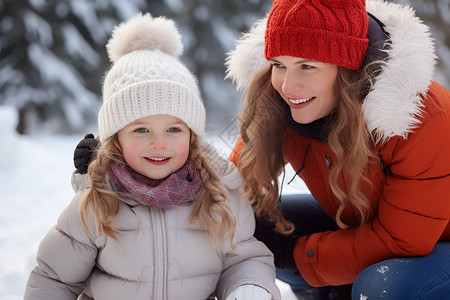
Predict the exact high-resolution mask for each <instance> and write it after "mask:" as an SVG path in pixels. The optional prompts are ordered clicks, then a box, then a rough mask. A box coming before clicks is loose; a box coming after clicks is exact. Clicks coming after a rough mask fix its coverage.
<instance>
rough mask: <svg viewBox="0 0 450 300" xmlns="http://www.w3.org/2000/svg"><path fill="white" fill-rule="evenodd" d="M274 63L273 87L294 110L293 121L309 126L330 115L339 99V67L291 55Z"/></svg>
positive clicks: (292, 110)
mask: <svg viewBox="0 0 450 300" xmlns="http://www.w3.org/2000/svg"><path fill="white" fill-rule="evenodd" d="M270 62H271V64H272V85H273V87H274V88H275V89H276V90H277V91H278V93H279V94H280V95H281V97H283V99H284V101H285V102H286V103H287V104H288V105H289V107H290V108H291V114H292V118H293V119H294V120H295V121H296V122H297V123H301V124H308V123H311V122H313V121H315V120H318V119H320V118H322V117H325V116H326V115H328V114H330V113H331V112H332V111H333V110H334V108H335V107H336V103H337V98H338V92H337V91H338V88H337V73H338V67H337V66H336V65H330V64H326V63H321V62H317V61H312V60H307V59H302V58H298V57H291V56H278V57H274V58H272V59H271V60H270Z"/></svg>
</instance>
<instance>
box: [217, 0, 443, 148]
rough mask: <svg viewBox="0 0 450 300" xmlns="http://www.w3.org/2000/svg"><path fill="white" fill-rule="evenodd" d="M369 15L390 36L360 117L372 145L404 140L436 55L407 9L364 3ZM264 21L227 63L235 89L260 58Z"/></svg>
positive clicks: (419, 106) (416, 120)
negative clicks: (385, 60) (374, 18)
mask: <svg viewBox="0 0 450 300" xmlns="http://www.w3.org/2000/svg"><path fill="white" fill-rule="evenodd" d="M366 8H367V11H368V12H370V13H371V14H372V15H374V16H375V17H376V18H378V19H379V20H380V21H381V22H382V23H383V24H384V25H385V31H386V32H387V33H388V34H389V39H388V41H387V43H389V44H390V49H389V50H387V51H386V52H387V54H388V57H389V58H388V60H387V62H386V64H385V65H384V66H383V68H382V72H381V73H380V75H378V76H377V80H376V82H375V84H374V86H373V89H372V91H371V92H370V93H369V94H368V95H367V97H366V99H364V103H363V113H364V116H365V119H366V122H367V127H368V129H369V131H370V132H373V134H374V137H375V139H376V142H385V141H387V140H388V139H390V138H391V137H394V136H400V137H404V138H406V137H407V135H408V133H409V132H411V131H412V130H413V129H414V128H415V127H416V126H417V125H418V124H419V123H420V121H419V117H420V115H421V112H422V108H423V106H424V103H423V98H422V96H424V95H425V94H426V93H427V91H428V86H429V85H430V83H431V80H432V79H433V71H434V65H435V59H436V56H435V54H434V43H433V39H432V38H431V34H430V32H429V28H428V27H427V26H426V25H424V24H423V23H422V22H421V20H420V19H419V18H417V17H416V16H415V12H414V10H413V9H412V8H411V7H409V6H403V5H399V4H395V3H389V2H386V1H383V0H367V2H366ZM266 21H267V16H266V17H265V18H263V19H261V20H259V21H257V22H256V23H255V25H254V26H253V27H252V28H251V29H250V31H249V32H248V33H245V34H244V35H243V36H242V37H241V38H240V39H239V40H238V41H237V42H236V47H235V49H234V50H233V51H231V52H229V53H228V55H227V59H226V63H225V64H226V66H227V75H226V78H230V79H232V81H233V83H235V84H236V85H237V89H238V90H243V89H246V88H247V86H248V85H249V83H250V81H251V79H252V78H253V76H254V75H255V74H256V72H257V71H258V70H260V69H261V68H262V67H264V66H265V65H267V64H268V62H267V60H266V59H265V58H264V31H265V28H266Z"/></svg>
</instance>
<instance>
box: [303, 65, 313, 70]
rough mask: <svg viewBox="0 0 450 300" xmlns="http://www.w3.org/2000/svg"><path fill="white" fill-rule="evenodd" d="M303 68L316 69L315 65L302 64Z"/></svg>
mask: <svg viewBox="0 0 450 300" xmlns="http://www.w3.org/2000/svg"><path fill="white" fill-rule="evenodd" d="M302 69H304V70H310V69H314V67H313V66H311V65H302Z"/></svg>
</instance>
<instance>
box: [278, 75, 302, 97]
mask: <svg viewBox="0 0 450 300" xmlns="http://www.w3.org/2000/svg"><path fill="white" fill-rule="evenodd" d="M300 79H301V78H299V76H298V75H296V74H292V73H290V72H289V71H287V72H286V73H285V75H284V80H283V84H282V86H281V90H282V92H283V94H285V95H296V94H298V92H299V91H301V89H302V87H303V85H302V84H301V80H300Z"/></svg>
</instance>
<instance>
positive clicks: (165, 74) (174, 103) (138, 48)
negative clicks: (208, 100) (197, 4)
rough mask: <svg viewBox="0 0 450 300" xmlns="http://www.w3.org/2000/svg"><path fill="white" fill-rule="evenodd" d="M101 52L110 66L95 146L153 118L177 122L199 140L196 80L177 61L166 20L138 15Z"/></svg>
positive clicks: (177, 47) (201, 119)
mask: <svg viewBox="0 0 450 300" xmlns="http://www.w3.org/2000/svg"><path fill="white" fill-rule="evenodd" d="M107 51H108V55H109V57H110V60H111V61H112V62H113V65H112V67H111V69H110V70H109V71H108V72H107V74H106V76H105V80H104V84H103V105H102V107H101V109H100V112H99V115H98V127H99V138H100V142H104V141H105V140H106V139H107V138H109V137H111V136H112V135H114V134H115V133H117V132H118V131H119V130H120V129H122V128H123V127H125V126H126V125H128V124H130V123H132V122H134V121H136V120H137V119H140V118H143V117H147V116H150V115H158V114H163V115H164V114H166V115H171V116H174V117H177V118H179V119H180V120H182V121H183V122H185V123H186V125H187V126H188V127H189V128H190V129H191V130H192V131H194V133H195V134H196V135H198V136H199V137H201V136H203V133H204V127H205V119H206V114H205V108H204V106H203V103H202V100H201V98H200V90H199V87H198V84H197V80H196V78H195V77H194V76H193V75H192V73H191V72H189V70H188V69H187V68H186V67H185V66H184V65H183V64H182V63H181V62H180V60H179V56H180V55H181V54H182V51H183V45H182V43H181V36H180V34H179V33H178V30H177V28H176V26H175V24H174V22H173V21H172V20H169V19H166V18H163V17H158V18H153V17H152V16H151V15H150V14H145V15H142V14H138V15H137V16H135V17H134V18H132V19H130V20H129V21H128V22H125V23H122V24H120V25H119V26H117V27H116V28H115V29H114V31H113V35H112V38H111V39H110V40H109V42H108V44H107Z"/></svg>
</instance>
